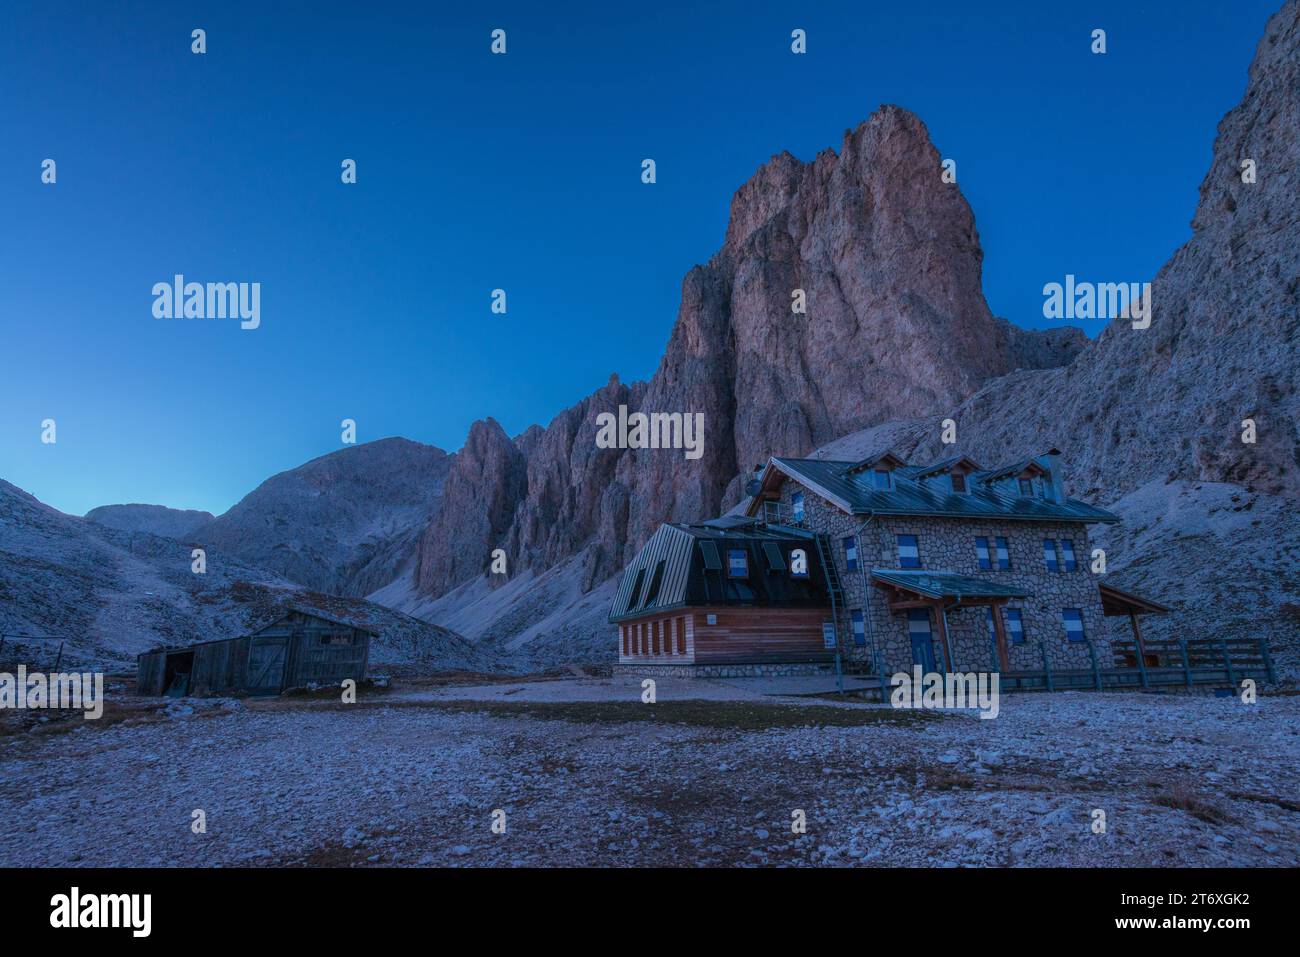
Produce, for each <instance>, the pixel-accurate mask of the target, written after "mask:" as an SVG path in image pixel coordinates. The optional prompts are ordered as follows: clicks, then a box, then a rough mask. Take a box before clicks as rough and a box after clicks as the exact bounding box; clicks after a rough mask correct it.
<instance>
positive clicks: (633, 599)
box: [627, 568, 645, 611]
mask: <svg viewBox="0 0 1300 957" xmlns="http://www.w3.org/2000/svg"><path fill="white" fill-rule="evenodd" d="M644 584H645V569H644V568H638V569H637V570H636V575H635V576H634V577H633V578H632V590H631V591H630V592H628V593H627V610H628V611H632V610H633V609H634V608H636V607H637V602H639V601H640V600H641V586H642V585H644Z"/></svg>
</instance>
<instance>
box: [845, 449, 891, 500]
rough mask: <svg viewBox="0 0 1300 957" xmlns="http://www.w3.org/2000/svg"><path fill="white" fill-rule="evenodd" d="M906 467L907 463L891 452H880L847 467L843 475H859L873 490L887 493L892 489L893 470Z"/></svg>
mask: <svg viewBox="0 0 1300 957" xmlns="http://www.w3.org/2000/svg"><path fill="white" fill-rule="evenodd" d="M906 466H907V463H906V462H905V461H903V459H901V458H900V457H899V456H897V455H895V454H894V453H893V452H882V453H880V454H879V455H875V456H872V457H871V458H868V459H863V460H862V461H861V462H857V463H855V464H853V465H851V466H849V467H848V468H847V469H845V470H844V472H843V474H844V476H845V477H849V476H855V475H861V476H863V477H864V479H865V480H866V482H867V484H868V486H869V487H870V488H872V489H873V490H875V491H877V492H888V491H890V490H892V489H893V487H894V470H895V469H899V468H904V467H906Z"/></svg>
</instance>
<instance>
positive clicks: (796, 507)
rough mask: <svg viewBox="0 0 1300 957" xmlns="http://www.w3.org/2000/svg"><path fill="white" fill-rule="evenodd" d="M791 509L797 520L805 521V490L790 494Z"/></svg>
mask: <svg viewBox="0 0 1300 957" xmlns="http://www.w3.org/2000/svg"><path fill="white" fill-rule="evenodd" d="M790 510H791V511H792V512H794V520H795V521H796V522H802V521H803V492H795V493H794V494H793V495H791V496H790Z"/></svg>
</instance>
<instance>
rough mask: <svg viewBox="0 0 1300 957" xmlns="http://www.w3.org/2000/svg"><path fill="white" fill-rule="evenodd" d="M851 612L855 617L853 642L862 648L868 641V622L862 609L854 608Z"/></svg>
mask: <svg viewBox="0 0 1300 957" xmlns="http://www.w3.org/2000/svg"><path fill="white" fill-rule="evenodd" d="M851 614H852V617H853V643H854V644H855V645H857V646H858V647H859V648H860V647H862V646H863V645H865V644H866V643H867V623H866V620H865V619H864V618H863V617H862V612H861V611H860V610H857V609H854V611H853V612H852V613H851Z"/></svg>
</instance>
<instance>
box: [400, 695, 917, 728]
mask: <svg viewBox="0 0 1300 957" xmlns="http://www.w3.org/2000/svg"><path fill="white" fill-rule="evenodd" d="M420 706H421V707H430V708H436V709H438V710H441V711H461V712H478V713H483V714H490V715H492V716H494V717H501V718H540V719H541V720H543V721H573V722H576V723H579V724H631V723H636V722H649V723H653V724H678V725H688V726H690V727H696V728H713V729H717V730H733V731H767V730H771V729H774V728H817V727H828V728H858V727H865V726H872V725H889V726H893V727H918V726H920V725H923V724H925V723H927V722H929V721H935V720H939V719H938V718H937V717H936V716H935V715H933V714H930V713H929V712H925V711H907V710H901V709H895V708H879V707H858V708H828V707H825V706H822V705H786V704H767V703H763V702H748V701H663V702H660V703H658V704H641V703H640V702H639V701H430V702H421V703H420Z"/></svg>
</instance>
